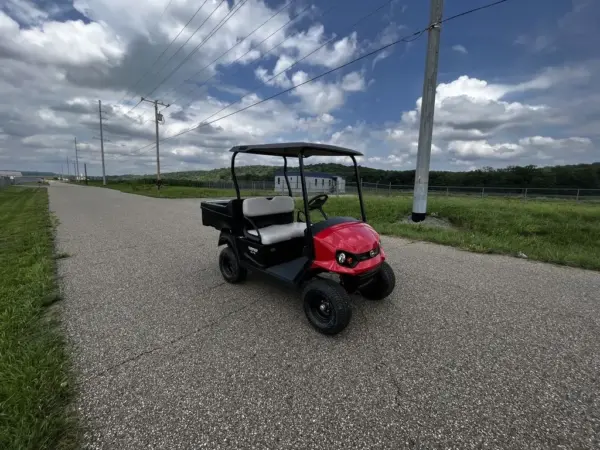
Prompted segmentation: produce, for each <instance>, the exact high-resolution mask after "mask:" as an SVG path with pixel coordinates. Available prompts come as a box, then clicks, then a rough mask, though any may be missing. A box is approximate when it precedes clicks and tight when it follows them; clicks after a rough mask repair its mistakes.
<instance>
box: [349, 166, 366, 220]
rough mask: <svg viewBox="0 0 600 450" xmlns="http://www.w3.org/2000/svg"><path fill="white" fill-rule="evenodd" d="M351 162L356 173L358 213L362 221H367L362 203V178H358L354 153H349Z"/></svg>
mask: <svg viewBox="0 0 600 450" xmlns="http://www.w3.org/2000/svg"><path fill="white" fill-rule="evenodd" d="M350 158H352V162H353V163H354V174H355V175H356V188H357V190H358V201H359V203H360V215H361V216H362V221H363V222H366V221H367V215H366V214H365V204H364V203H363V193H362V180H361V179H360V174H359V173H358V164H356V158H355V157H354V155H351V156H350Z"/></svg>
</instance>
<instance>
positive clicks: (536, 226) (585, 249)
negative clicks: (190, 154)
mask: <svg viewBox="0 0 600 450" xmlns="http://www.w3.org/2000/svg"><path fill="white" fill-rule="evenodd" d="M109 187H111V188H114V189H119V190H122V191H124V192H130V193H135V194H142V195H152V196H157V193H156V188H155V187H153V186H144V185H134V184H114V185H111V186H109ZM269 194H272V192H269V193H265V194H262V195H269ZM233 195H234V192H233V191H229V190H222V189H208V188H195V187H183V186H181V187H180V186H168V187H166V188H165V189H163V190H161V193H160V196H162V197H169V198H180V197H188V198H189V197H197V198H201V197H228V196H233ZM244 195H245V196H250V195H261V193H260V192H255V193H247V192H244ZM365 205H366V209H367V218H368V219H369V222H370V223H371V224H372V225H373V226H374V227H375V229H377V231H379V232H380V233H382V234H387V235H393V236H402V237H407V238H411V239H418V240H426V241H431V242H436V243H439V244H444V245H452V246H455V247H459V248H462V249H466V250H470V251H475V252H482V253H502V254H509V255H516V254H518V253H519V252H521V253H524V254H525V255H527V257H528V258H530V259H535V260H539V261H546V262H553V263H557V264H564V265H569V266H574V267H584V268H588V269H595V270H600V206H599V205H597V204H593V203H575V202H568V201H564V200H557V201H552V200H545V201H535V200H534V201H525V200H522V199H510V198H495V197H485V198H480V197H442V196H431V197H430V199H429V208H428V209H429V212H430V213H436V214H437V215H438V216H439V217H441V218H444V219H445V220H447V221H449V222H450V223H451V224H452V225H453V227H452V228H449V229H438V228H431V227H426V226H415V225H412V224H402V223H400V221H401V220H402V219H403V218H405V217H408V215H409V214H410V211H411V207H412V197H411V196H409V195H404V196H392V197H376V196H366V197H365ZM325 209H326V210H327V212H328V213H329V215H331V216H336V215H340V216H354V217H358V216H359V206H358V200H357V199H356V198H355V197H330V199H329V202H328V203H327V205H326V207H325Z"/></svg>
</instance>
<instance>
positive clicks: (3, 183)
mask: <svg viewBox="0 0 600 450" xmlns="http://www.w3.org/2000/svg"><path fill="white" fill-rule="evenodd" d="M11 184H12V180H11V179H10V178H8V177H0V189H3V188H5V187H7V186H10V185H11Z"/></svg>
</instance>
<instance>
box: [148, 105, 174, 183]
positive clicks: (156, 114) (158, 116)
mask: <svg viewBox="0 0 600 450" xmlns="http://www.w3.org/2000/svg"><path fill="white" fill-rule="evenodd" d="M142 101H143V102H148V103H152V104H154V122H155V124H156V187H157V188H158V189H160V184H161V182H160V151H159V141H160V139H159V136H158V124H159V122H160V123H164V119H163V116H162V114H160V113H159V112H158V105H161V106H164V107H165V108H168V107H169V106H171V105H165V104H164V103H162V102H159V101H158V100H148V99H145V98H144V97H142Z"/></svg>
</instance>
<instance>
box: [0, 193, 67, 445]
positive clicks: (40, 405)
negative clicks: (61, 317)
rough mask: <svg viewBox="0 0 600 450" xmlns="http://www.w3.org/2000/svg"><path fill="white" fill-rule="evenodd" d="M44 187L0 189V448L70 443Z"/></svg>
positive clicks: (63, 355) (50, 227)
mask: <svg viewBox="0 0 600 450" xmlns="http://www.w3.org/2000/svg"><path fill="white" fill-rule="evenodd" d="M53 250H54V248H53V224H52V220H51V217H50V213H49V211H48V195H47V191H46V189H32V188H17V187H11V188H7V189H4V190H0V448H2V449H11V450H16V449H56V448H59V449H60V448H63V449H65V448H74V447H75V439H74V436H75V432H74V427H73V420H72V418H70V416H69V414H68V412H67V408H68V405H69V400H70V398H71V392H72V391H71V389H72V386H71V383H70V380H69V376H68V374H69V365H68V358H67V354H66V351H65V345H64V340H63V338H62V336H61V333H60V332H59V330H58V328H57V320H56V318H55V312H54V311H53V308H51V306H50V305H52V304H53V303H54V302H56V301H57V300H60V296H59V294H58V290H57V288H56V282H55V266H54V263H55V261H54V257H53Z"/></svg>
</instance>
